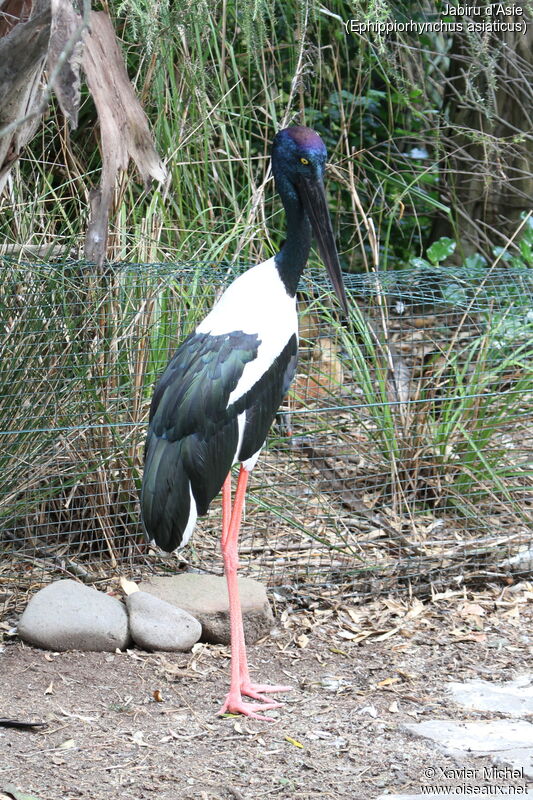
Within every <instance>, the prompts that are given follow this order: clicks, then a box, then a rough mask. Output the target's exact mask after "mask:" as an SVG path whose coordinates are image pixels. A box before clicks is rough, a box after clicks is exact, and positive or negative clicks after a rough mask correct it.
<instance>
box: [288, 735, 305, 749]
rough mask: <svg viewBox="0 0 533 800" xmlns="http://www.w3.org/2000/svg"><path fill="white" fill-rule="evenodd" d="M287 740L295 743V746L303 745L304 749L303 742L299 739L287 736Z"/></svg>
mask: <svg viewBox="0 0 533 800" xmlns="http://www.w3.org/2000/svg"><path fill="white" fill-rule="evenodd" d="M285 741H286V742H288V743H289V744H292V745H294V747H301V748H302V750H303V749H304V746H303V744H302V743H301V742H299V741H298V739H293V738H292V736H286V737H285Z"/></svg>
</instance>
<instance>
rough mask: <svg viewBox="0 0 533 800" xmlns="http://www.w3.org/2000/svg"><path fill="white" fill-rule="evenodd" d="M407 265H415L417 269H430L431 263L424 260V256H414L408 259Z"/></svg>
mask: <svg viewBox="0 0 533 800" xmlns="http://www.w3.org/2000/svg"><path fill="white" fill-rule="evenodd" d="M409 266H411V267H417V268H418V269H431V264H430V263H429V261H426V259H425V258H419V256H415V257H414V258H411V259H410V260H409Z"/></svg>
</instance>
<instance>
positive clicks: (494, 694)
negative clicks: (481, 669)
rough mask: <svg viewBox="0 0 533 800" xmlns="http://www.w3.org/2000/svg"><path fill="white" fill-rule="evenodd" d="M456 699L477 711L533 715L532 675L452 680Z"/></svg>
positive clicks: (452, 688) (451, 688)
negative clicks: (502, 680)
mask: <svg viewBox="0 0 533 800" xmlns="http://www.w3.org/2000/svg"><path fill="white" fill-rule="evenodd" d="M449 688H450V691H451V693H452V695H453V699H454V700H455V702H456V703H460V704H461V705H462V706H465V708H471V709H475V710H477V711H499V712H501V713H502V714H506V715H507V716H510V717H523V716H527V715H529V714H532V715H533V675H531V674H527V675H521V676H520V677H519V678H517V679H516V680H514V681H507V682H506V683H495V682H493V681H483V680H475V681H467V682H466V683H450V684H449Z"/></svg>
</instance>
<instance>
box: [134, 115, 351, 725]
mask: <svg viewBox="0 0 533 800" xmlns="http://www.w3.org/2000/svg"><path fill="white" fill-rule="evenodd" d="M325 164H326V148H325V146H324V143H323V142H322V139H321V138H320V136H319V135H318V134H317V133H315V132H314V131H312V130H310V129H309V128H305V127H301V126H296V127H290V128H286V129H285V130H282V131H280V132H279V133H278V134H277V135H276V137H275V139H274V143H273V148H272V171H273V174H274V180H275V183H276V188H277V190H278V192H279V195H280V196H281V199H282V202H283V205H284V208H285V213H286V217H287V238H286V240H285V243H284V244H283V246H282V248H281V250H280V251H279V253H277V254H276V255H275V256H274V257H273V258H269V259H268V260H267V261H264V262H263V263H262V264H259V265H257V266H255V267H252V268H251V269H249V270H247V272H245V273H244V274H242V275H240V276H239V277H238V278H237V279H236V280H235V281H233V283H232V284H231V285H230V286H229V287H228V289H226V291H225V292H224V294H223V295H222V296H221V298H220V299H219V300H218V302H217V303H216V304H215V306H214V307H213V308H212V310H211V311H210V312H209V314H208V315H207V316H206V317H205V319H204V320H202V322H200V324H199V325H198V326H197V328H196V330H195V331H194V333H192V334H191V335H190V336H188V337H187V338H186V339H185V341H184V342H183V343H182V344H181V345H180V347H179V348H178V350H177V351H176V353H175V355H174V357H173V358H172V360H171V361H170V363H169V364H168V366H167V368H166V370H165V372H164V373H163V375H162V377H161V378H160V380H159V382H158V383H157V386H156V388H155V392H154V396H153V399H152V404H151V408H150V422H149V429H148V437H147V441H146V449H145V465H144V476H143V484H142V492H141V507H142V517H143V521H144V525H145V528H146V532H147V535H148V537H149V538H150V539H151V540H155V542H156V543H157V544H158V545H159V546H160V547H161V548H162V549H163V550H166V551H168V552H170V551H173V550H175V549H176V548H181V547H183V545H185V544H186V543H187V542H188V540H189V538H190V536H191V534H192V532H193V529H194V526H195V523H196V518H197V516H198V515H202V514H206V513H207V510H208V508H209V504H210V503H211V501H212V500H213V498H214V497H215V496H216V495H217V494H218V493H219V492H220V489H222V554H223V558H224V571H225V574H226V579H227V584H228V595H229V606H230V633H231V683H230V689H229V692H228V695H227V697H226V700H225V702H224V705H223V706H222V709H221V712H220V713H223V712H225V711H229V712H235V713H241V714H245V715H247V716H250V717H255V718H257V719H269V718H268V717H265V716H259V715H258V714H257V713H256V712H257V711H262V712H264V711H267V710H269V709H272V708H278V707H279V706H280V705H281V704H280V703H276V702H270V701H269V699H268V698H266V697H265V696H264V694H265V692H283V691H288V690H289V689H290V687H288V686H267V685H263V684H254V683H252V682H251V680H250V674H249V671H248V663H247V658H246V648H245V643H244V634H243V626H242V615H241V607H240V601H239V594H238V584H237V566H238V555H237V541H238V535H239V527H240V522H241V515H242V509H243V504H244V496H245V492H246V485H247V481H248V476H249V473H250V471H251V470H252V469H253V467H254V466H255V463H256V461H257V459H258V456H259V453H260V452H261V449H262V447H263V444H264V442H265V439H266V436H267V433H268V430H269V428H270V425H271V423H272V420H273V419H274V416H275V414H276V411H277V410H278V408H279V406H280V404H281V402H282V400H283V398H284V397H285V395H286V393H287V391H288V389H289V386H290V384H291V381H292V379H293V377H294V374H295V371H296V360H297V349H298V321H297V313H296V289H297V287H298V281H299V279H300V276H301V274H302V271H303V269H304V267H305V265H306V263H307V259H308V256H309V249H310V246H311V236H312V233H314V235H315V237H316V239H317V242H318V247H319V250H320V254H321V256H322V258H323V260H324V262H325V264H326V266H327V268H328V271H329V274H330V277H331V281H332V283H333V287H334V289H335V292H336V294H337V297H338V299H339V301H340V303H341V306H342V307H343V309H344V311H345V312H346V311H347V303H346V295H345V292H344V285H343V282H342V274H341V270H340V265H339V259H338V255H337V250H336V247H335V241H334V237H333V230H332V227H331V221H330V217H329V213H328V209H327V204H326V196H325V191H324V168H325ZM236 462H240V465H241V466H240V472H239V478H238V482H237V489H236V492H235V499H234V503H233V508H232V505H231V483H230V472H231V467H232V465H233V464H235V463H236ZM243 695H245V696H246V697H249V698H253V699H255V700H257V701H259V702H258V703H249V702H245V701H244V700H243Z"/></svg>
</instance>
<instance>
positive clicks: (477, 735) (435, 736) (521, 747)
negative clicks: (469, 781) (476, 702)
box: [404, 719, 533, 778]
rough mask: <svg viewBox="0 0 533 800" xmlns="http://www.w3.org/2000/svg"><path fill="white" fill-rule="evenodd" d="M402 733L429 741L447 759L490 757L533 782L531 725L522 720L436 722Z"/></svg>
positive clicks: (411, 726) (412, 726)
mask: <svg viewBox="0 0 533 800" xmlns="http://www.w3.org/2000/svg"><path fill="white" fill-rule="evenodd" d="M404 728H405V730H407V731H409V732H410V733H412V734H414V735H415V736H421V737H422V738H424V739H431V740H432V741H433V742H435V744H436V745H437V746H438V747H439V748H440V749H441V750H443V751H444V752H445V753H447V754H448V755H451V756H454V757H458V756H459V757H460V756H462V757H463V759H464V757H465V756H466V755H467V754H469V753H470V754H475V755H477V756H489V757H490V758H491V760H492V761H493V762H494V763H495V764H504V765H507V766H509V767H511V768H513V769H517V770H521V771H522V775H523V777H524V778H533V725H532V724H531V723H530V722H526V721H525V720H518V719H509V720H507V719H497V720H490V721H479V722H454V721H453V720H449V719H435V720H428V721H427V722H418V723H408V724H406V725H404Z"/></svg>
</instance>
